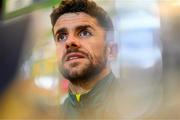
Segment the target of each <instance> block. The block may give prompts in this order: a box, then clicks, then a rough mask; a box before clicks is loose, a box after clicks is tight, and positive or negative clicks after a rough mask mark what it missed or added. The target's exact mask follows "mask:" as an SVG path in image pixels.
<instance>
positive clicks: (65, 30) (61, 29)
mask: <svg viewBox="0 0 180 120" xmlns="http://www.w3.org/2000/svg"><path fill="white" fill-rule="evenodd" d="M65 32H67V29H66V28H60V29H59V30H57V31H56V33H55V36H56V35H57V34H58V33H65Z"/></svg>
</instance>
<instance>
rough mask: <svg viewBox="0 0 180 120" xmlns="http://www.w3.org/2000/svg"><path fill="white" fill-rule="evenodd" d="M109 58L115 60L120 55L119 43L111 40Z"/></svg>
mask: <svg viewBox="0 0 180 120" xmlns="http://www.w3.org/2000/svg"><path fill="white" fill-rule="evenodd" d="M107 52H108V59H109V61H113V60H116V59H117V55H118V45H117V43H115V42H109V43H108V50H107Z"/></svg>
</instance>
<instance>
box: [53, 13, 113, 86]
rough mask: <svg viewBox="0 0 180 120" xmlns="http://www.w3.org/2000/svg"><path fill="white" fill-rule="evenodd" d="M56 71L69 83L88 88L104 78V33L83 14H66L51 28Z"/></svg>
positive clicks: (105, 65)
mask: <svg viewBox="0 0 180 120" xmlns="http://www.w3.org/2000/svg"><path fill="white" fill-rule="evenodd" d="M53 32H54V37H55V42H56V48H57V58H58V64H59V70H60V72H61V73H62V75H63V76H64V77H65V78H67V79H68V80H69V81H70V82H71V83H72V84H74V85H79V86H81V87H82V88H84V89H90V88H92V87H93V86H94V85H95V84H96V83H97V82H98V81H99V80H101V79H102V78H103V77H104V76H106V75H107V74H108V73H109V72H110V69H109V67H107V58H108V53H109V52H108V50H109V49H108V45H107V42H106V31H105V30H104V29H103V28H102V27H101V26H100V25H99V23H98V21H97V20H96V19H95V18H93V17H91V16H89V15H88V14H86V13H83V12H78V13H66V14H64V15H62V16H60V17H59V18H58V20H57V21H56V23H55V25H54V28H53Z"/></svg>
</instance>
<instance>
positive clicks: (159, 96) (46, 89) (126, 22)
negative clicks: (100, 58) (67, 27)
mask: <svg viewBox="0 0 180 120" xmlns="http://www.w3.org/2000/svg"><path fill="white" fill-rule="evenodd" d="M60 1H61V0H1V2H0V58H1V59H0V75H1V76H0V101H1V102H0V106H1V109H0V118H1V119H3V118H6V119H13V118H16V119H25V118H27V119H33V118H34V119H37V118H46V119H47V118H51V119H53V118H54V119H55V118H59V117H60V113H59V106H60V104H61V103H62V102H63V100H64V99H65V97H66V96H67V89H68V81H67V80H66V79H64V78H63V77H62V76H61V75H60V74H59V72H58V70H57V63H56V51H55V44H54V40H53V36H52V31H51V24H50V17H49V15H50V13H51V11H52V6H57V5H58V4H59V2H60ZM95 1H96V2H97V3H98V4H99V5H100V6H102V7H103V8H104V9H105V10H106V11H108V13H109V14H110V16H111V18H112V19H113V22H114V26H115V42H116V43H117V46H116V47H115V48H114V49H115V50H116V51H117V56H116V57H115V58H114V59H112V60H111V67H112V71H113V72H114V74H115V75H116V77H117V78H119V80H120V81H121V84H122V86H123V87H124V89H126V92H127V94H130V95H132V98H133V100H134V101H135V98H136V97H138V99H136V100H138V102H140V103H141V104H140V105H139V106H140V108H141V110H140V111H138V112H136V113H134V114H135V115H136V116H137V117H138V116H142V115H143V113H144V112H146V113H147V114H146V115H145V116H144V117H146V118H162V119H180V102H179V99H180V95H179V93H178V91H179V90H180V88H179V85H180V82H179V77H180V74H179V73H180V47H179V46H178V45H180V40H179V38H180V12H179V11H180V0H95Z"/></svg>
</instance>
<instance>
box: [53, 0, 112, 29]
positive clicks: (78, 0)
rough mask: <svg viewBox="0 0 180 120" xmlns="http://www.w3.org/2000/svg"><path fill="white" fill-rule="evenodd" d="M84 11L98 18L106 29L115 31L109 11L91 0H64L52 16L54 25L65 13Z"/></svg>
mask: <svg viewBox="0 0 180 120" xmlns="http://www.w3.org/2000/svg"><path fill="white" fill-rule="evenodd" d="M76 12H84V13H86V14H88V15H90V16H92V17H94V18H96V19H97V21H98V23H99V24H100V26H101V27H103V28H104V30H105V31H114V26H113V23H112V20H111V18H110V17H109V15H108V13H107V12H106V11H105V10H104V9H102V8H101V7H99V6H98V5H97V4H96V3H95V2H93V1H90V0H62V1H61V3H60V5H59V6H58V7H57V8H54V9H53V11H52V13H51V15H50V17H51V24H52V26H53V27H54V25H55V23H56V21H57V19H58V18H59V17H60V16H61V15H63V14H65V13H76Z"/></svg>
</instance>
